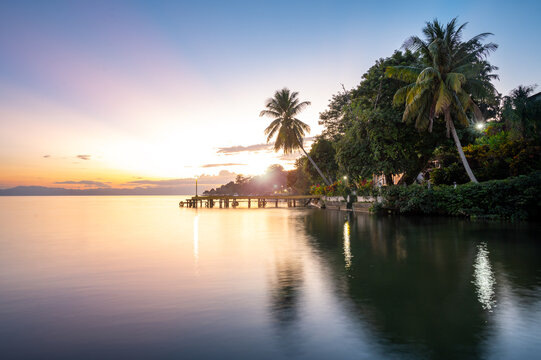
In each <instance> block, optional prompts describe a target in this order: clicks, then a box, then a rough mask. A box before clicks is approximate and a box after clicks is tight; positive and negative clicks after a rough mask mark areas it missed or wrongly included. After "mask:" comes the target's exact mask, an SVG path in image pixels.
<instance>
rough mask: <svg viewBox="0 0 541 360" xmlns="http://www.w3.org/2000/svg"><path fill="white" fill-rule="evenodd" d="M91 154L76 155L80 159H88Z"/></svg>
mask: <svg viewBox="0 0 541 360" xmlns="http://www.w3.org/2000/svg"><path fill="white" fill-rule="evenodd" d="M91 156H92V155H77V156H76V157H77V158H79V159H81V160H90V157H91Z"/></svg>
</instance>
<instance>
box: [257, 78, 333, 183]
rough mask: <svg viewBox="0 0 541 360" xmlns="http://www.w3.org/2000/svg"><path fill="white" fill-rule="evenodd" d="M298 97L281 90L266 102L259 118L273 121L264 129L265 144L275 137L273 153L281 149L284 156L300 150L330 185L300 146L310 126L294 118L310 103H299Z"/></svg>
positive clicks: (286, 90)
mask: <svg viewBox="0 0 541 360" xmlns="http://www.w3.org/2000/svg"><path fill="white" fill-rule="evenodd" d="M298 95H299V93H298V92H296V91H294V92H291V91H289V89H288V88H283V89H282V90H277V91H276V92H275V93H274V97H272V98H270V99H268V100H267V101H266V103H265V107H266V109H265V110H262V111H261V113H259V116H268V117H270V118H273V119H274V120H273V121H272V122H271V123H270V125H269V126H268V127H267V128H266V129H265V135H267V142H269V141H270V140H271V139H272V138H273V137H274V135H276V140H275V142H274V151H279V150H281V149H283V150H284V154H290V153H292V152H293V151H295V150H297V149H301V150H302V151H303V152H304V154H305V155H306V157H307V158H308V159H309V160H310V162H311V163H312V165H314V167H315V168H316V170H317V172H318V173H319V175H321V177H322V178H323V181H325V183H326V184H327V185H330V184H331V183H330V182H329V180H327V178H326V177H325V175H323V173H322V172H321V170H320V169H319V167H318V166H317V165H316V163H315V162H314V160H312V158H311V157H310V155H308V153H307V152H306V150H304V147H303V146H302V143H303V138H304V133H305V132H310V126H308V125H307V124H305V123H303V122H302V121H300V120H299V119H297V118H296V117H295V116H297V115H298V114H299V113H300V112H301V111H302V110H303V109H304V108H305V107H307V106H308V105H310V101H302V102H300V100H299V98H298Z"/></svg>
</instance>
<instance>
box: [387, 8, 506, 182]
mask: <svg viewBox="0 0 541 360" xmlns="http://www.w3.org/2000/svg"><path fill="white" fill-rule="evenodd" d="M465 26H466V24H462V25H460V26H458V25H457V19H456V18H454V19H453V20H451V21H450V22H449V23H448V24H447V25H445V26H444V25H443V24H441V23H440V22H438V21H437V20H434V21H433V22H427V23H426V26H425V28H424V29H423V34H424V39H421V38H420V37H418V36H412V37H411V38H409V39H408V40H406V42H405V43H404V47H405V48H407V49H410V50H412V51H417V52H418V53H419V55H420V61H421V63H420V64H417V65H413V66H391V67H388V68H387V70H386V73H387V75H388V76H389V77H392V78H395V79H399V80H402V81H406V82H408V83H409V85H406V86H404V87H403V88H401V89H399V90H398V91H397V92H396V94H395V96H394V99H393V101H394V103H395V104H405V110H404V115H403V119H404V121H413V120H414V121H415V126H416V127H417V128H418V129H420V130H425V129H428V131H429V132H431V131H432V125H433V122H434V119H435V118H439V117H443V119H444V121H445V125H446V127H447V137H449V133H451V134H452V136H453V139H454V141H455V144H456V147H457V150H458V153H459V155H460V159H461V160H462V164H463V165H464V168H465V169H466V172H467V174H468V176H469V178H470V180H471V181H473V182H477V179H476V178H475V175H474V174H473V172H472V171H471V169H470V166H469V164H468V161H467V160H466V157H465V156H464V152H463V151H462V145H461V143H460V139H459V138H458V135H457V133H456V129H455V124H454V121H458V123H459V124H461V125H464V126H467V125H468V115H467V114H468V113H473V115H474V116H475V117H476V118H477V120H478V121H483V119H482V114H481V111H480V110H479V107H478V106H477V105H476V104H475V103H474V101H473V100H472V94H475V95H476V96H478V94H486V93H489V92H495V89H494V87H493V85H492V83H491V82H490V80H491V79H492V78H493V77H494V75H492V74H490V71H491V70H493V69H495V68H494V67H493V68H492V69H490V68H489V71H487V62H486V60H485V59H486V56H487V55H488V54H489V53H490V52H491V51H494V50H496V48H497V45H496V44H493V43H488V44H483V43H482V41H483V40H484V39H485V38H486V37H487V36H489V35H492V34H490V33H482V34H479V35H477V36H474V37H473V38H471V39H470V40H468V41H462V32H463V30H464V28H465ZM453 118H454V120H453Z"/></svg>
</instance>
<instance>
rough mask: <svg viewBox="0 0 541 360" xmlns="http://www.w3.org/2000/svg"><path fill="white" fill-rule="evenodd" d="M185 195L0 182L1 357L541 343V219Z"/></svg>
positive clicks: (382, 354) (312, 353) (380, 350)
mask: <svg viewBox="0 0 541 360" xmlns="http://www.w3.org/2000/svg"><path fill="white" fill-rule="evenodd" d="M175 200H178V199H175V198H162V199H160V198H152V197H133V198H131V197H119V198H112V197H111V198H108V197H99V198H92V197H88V198H87V197H74V198H28V199H27V198H24V199H23V198H19V199H15V198H13V199H11V198H1V197H0V220H1V221H2V222H1V223H0V339H1V340H0V353H1V354H2V359H20V358H55V359H59V358H66V359H73V358H77V359H89V358H130V359H135V358H160V359H162V358H163V359H166V358H172V359H178V358H187V359H216V358H221V357H223V358H231V359H244V358H255V357H257V358H258V359H272V360H275V359H283V358H303V359H356V358H359V357H361V358H362V357H364V358H367V359H392V358H399V359H403V358H414V359H418V358H434V359H446V358H448V359H478V358H486V359H492V358H500V359H512V358H518V359H529V358H535V356H537V355H538V354H539V353H540V352H541V343H540V342H539V336H538V333H539V330H540V326H539V324H540V323H541V265H540V263H539V259H540V258H541V246H540V243H539V241H538V237H539V233H540V227H539V226H538V225H535V224H527V225H514V224H504V223H476V222H468V221H463V220H460V219H444V218H432V219H430V218H424V217H423V218H400V217H373V216H364V215H352V216H347V217H346V218H344V213H343V212H338V211H317V210H314V211H311V210H301V209H265V210H261V211H259V210H254V209H236V210H232V209H230V210H232V211H229V210H224V211H221V210H219V209H199V210H198V213H197V212H195V211H193V210H194V209H186V208H181V209H179V208H177V207H176V203H177V202H178V201H175ZM199 225H201V229H200V228H199ZM518 238H520V241H517V239H518ZM488 239H490V240H488ZM479 244H481V246H479ZM489 247H490V253H489V252H488V249H489ZM194 264H195V265H194ZM194 266H195V267H196V271H194V269H193V268H194ZM472 273H473V276H474V278H473V279H472ZM472 280H473V281H472ZM481 294H483V295H482V296H480V295H481ZM494 299H497V305H498V306H497V307H495V303H494V301H493V300H494ZM480 301H481V304H489V305H490V306H491V308H490V310H492V312H490V311H487V310H484V309H483V306H482V305H480ZM28 344H32V346H28Z"/></svg>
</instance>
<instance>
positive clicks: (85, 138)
mask: <svg viewBox="0 0 541 360" xmlns="http://www.w3.org/2000/svg"><path fill="white" fill-rule="evenodd" d="M540 14H541V5H540V2H537V1H453V2H447V1H431V2H426V3H423V2H418V3H415V2H412V1H386V2H385V3H382V2H373V1H371V2H366V3H365V2H362V1H291V0H290V1H261V2H259V1H258V2H256V1H216V2H212V1H193V2H182V1H125V2H122V1H2V2H1V3H0V54H1V55H0V128H1V131H0V188H9V187H13V186H17V185H42V186H50V187H66V188H92V187H133V186H140V185H149V186H160V184H175V183H186V182H189V181H191V180H188V179H193V177H194V176H196V175H201V174H207V176H206V177H205V178H206V179H208V180H207V181H206V182H207V183H208V184H221V183H222V182H225V181H228V180H229V179H231V178H232V177H234V173H242V174H259V173H262V172H264V170H265V169H266V168H267V167H268V166H269V165H271V164H273V163H281V164H283V165H284V166H285V167H286V168H291V161H292V158H284V157H282V155H281V154H280V153H278V154H276V153H274V152H272V151H271V150H270V148H269V146H267V145H265V136H264V135H263V130H264V128H265V127H266V126H267V125H268V123H269V120H268V119H265V118H260V117H259V116H258V115H259V111H260V110H262V108H263V106H264V101H265V99H267V98H268V97H270V96H272V94H273V92H274V91H275V90H277V89H280V88H282V87H284V86H287V87H289V88H290V89H292V90H295V91H299V93H300V98H301V99H302V100H310V101H311V102H312V105H311V106H310V107H308V108H307V110H305V111H304V112H303V113H302V114H301V116H300V119H301V120H303V121H305V122H306V123H308V124H309V125H310V126H311V127H312V132H311V133H310V134H309V135H308V136H315V135H317V134H318V133H320V132H321V127H320V126H319V125H318V124H317V122H318V114H319V113H320V112H321V111H324V110H325V108H326V106H327V104H328V101H329V99H330V98H331V96H332V95H333V94H335V93H336V92H338V91H339V90H340V89H341V84H344V86H345V87H346V88H351V87H353V86H356V85H357V84H358V83H359V81H360V79H361V75H362V74H363V73H364V72H365V71H366V70H367V69H368V68H369V67H370V66H371V65H372V64H373V63H374V61H375V60H376V59H378V58H381V57H386V56H389V55H391V54H392V53H393V51H394V50H395V49H398V48H400V46H401V45H402V43H403V41H404V40H405V39H406V38H407V37H408V36H410V35H413V34H420V30H421V28H422V27H423V25H424V22H426V21H428V20H432V19H433V18H436V17H437V18H438V19H439V20H441V21H444V22H447V21H448V20H450V19H451V18H452V17H454V16H459V21H460V22H469V25H468V27H467V29H466V36H467V37H471V36H473V35H475V34H478V33H481V32H487V31H488V32H492V33H494V36H492V37H491V38H490V41H493V42H495V43H497V44H499V46H500V47H499V49H498V50H497V51H496V52H495V53H494V54H493V55H492V56H491V57H490V59H489V60H490V61H491V63H493V64H494V65H496V66H499V67H500V70H499V71H498V73H499V75H500V79H501V80H500V81H499V82H497V83H496V87H497V89H498V90H499V91H500V92H502V93H503V94H504V95H505V94H507V93H508V92H509V91H510V90H511V89H513V88H514V87H516V86H518V85H519V84H525V85H530V84H535V83H539V84H541V68H540V67H539V59H540V58H541V41H539V34H540V33H541V31H540V25H539V17H540ZM537 90H538V91H539V88H538V89H537Z"/></svg>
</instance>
